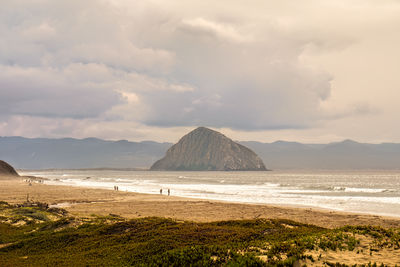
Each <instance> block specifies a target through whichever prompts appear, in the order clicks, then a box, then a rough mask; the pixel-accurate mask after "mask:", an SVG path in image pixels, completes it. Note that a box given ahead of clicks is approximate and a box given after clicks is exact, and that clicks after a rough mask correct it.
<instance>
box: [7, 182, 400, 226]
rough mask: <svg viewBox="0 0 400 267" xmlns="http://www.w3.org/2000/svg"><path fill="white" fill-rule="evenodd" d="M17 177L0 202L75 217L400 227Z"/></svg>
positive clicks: (361, 217) (377, 219)
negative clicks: (41, 206)
mask: <svg viewBox="0 0 400 267" xmlns="http://www.w3.org/2000/svg"><path fill="white" fill-rule="evenodd" d="M24 179H25V178H23V177H20V178H12V179H10V178H3V179H0V200H2V201H6V202H9V203H22V202H24V201H26V199H27V197H29V200H30V201H40V202H46V203H49V204H51V205H58V206H59V207H63V208H65V209H66V210H68V212H69V213H70V214H71V215H73V216H78V217H87V216H91V215H93V214H96V215H109V214H116V215H120V216H122V217H125V218H129V219H130V218H142V217H149V216H157V217H165V218H173V219H177V220H189V221H197V222H210V221H220V220H236V219H254V218H268V219H278V218H279V219H290V220H294V221H297V222H301V223H308V224H314V225H318V226H322V227H328V228H335V227H340V226H344V225H377V226H382V227H400V218H391V217H383V216H376V215H367V214H355V213H344V212H337V211H328V210H321V209H317V208H305V207H299V208H297V207H289V206H287V207H286V206H285V207H284V206H272V205H256V204H238V203H228V202H222V201H210V200H199V199H189V198H181V197H174V196H166V195H150V194H138V193H131V192H122V191H113V190H106V189H90V188H81V187H71V186H58V185H57V186H55V185H46V184H45V183H44V184H41V183H36V182H33V183H32V185H31V186H30V185H29V183H27V182H24Z"/></svg>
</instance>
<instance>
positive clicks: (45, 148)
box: [0, 137, 400, 170]
mask: <svg viewBox="0 0 400 267" xmlns="http://www.w3.org/2000/svg"><path fill="white" fill-rule="evenodd" d="M239 143H240V144H242V145H244V146H247V147H249V148H250V149H252V150H253V151H254V152H255V153H257V154H258V155H259V156H260V158H261V159H262V160H263V161H264V163H265V165H266V167H267V168H268V169H272V170H278V169H284V170H288V169H330V170H351V169H354V170H366V169H400V144H397V143H383V144H366V143H358V142H355V141H352V140H345V141H343V142H337V143H329V144H302V143H297V142H285V141H277V142H274V143H261V142H253V141H247V142H239ZM172 145H173V144H172V143H158V142H152V141H143V142H129V141H126V140H121V141H106V140H101V139H97V138H86V139H73V138H63V139H47V138H33V139H30V138H23V137H0V160H4V161H6V162H8V163H10V164H11V165H12V166H14V167H15V168H17V169H52V168H58V169H63V168H65V169H79V168H149V167H150V166H151V165H152V164H153V163H154V162H155V161H157V160H158V159H160V158H162V157H163V156H164V155H165V153H166V151H167V150H168V148H170V147H171V146H172Z"/></svg>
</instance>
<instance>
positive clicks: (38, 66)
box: [0, 0, 400, 138]
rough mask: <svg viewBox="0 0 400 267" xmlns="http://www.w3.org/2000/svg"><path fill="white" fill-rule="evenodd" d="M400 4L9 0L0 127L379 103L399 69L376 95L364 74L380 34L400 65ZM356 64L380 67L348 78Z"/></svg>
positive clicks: (271, 125)
mask: <svg viewBox="0 0 400 267" xmlns="http://www.w3.org/2000/svg"><path fill="white" fill-rule="evenodd" d="M213 5H214V6H215V8H210V6H213ZM357 14H358V15H357ZM399 15H400V4H399V3H398V2H396V1H387V2H385V3H383V2H382V3H380V2H379V3H378V2H375V1H353V2H351V3H349V2H348V1H335V2H330V1H298V2H293V1H288V0H284V1H279V2H273V1H261V0H256V1H254V2H252V3H251V4H249V3H247V2H246V3H245V2H242V1H234V2H232V1H224V0H222V1H218V3H216V2H215V1H214V2H211V1H207V0H205V1H195V0H191V1H184V2H182V1H158V0H153V1H123V0H113V1H111V0H110V1H107V0H89V1H84V2H82V1H77V0H73V1H51V0H40V1H39V0H37V1H28V0H20V1H6V2H5V3H2V8H1V10H0V35H1V36H2V38H1V39H0V104H1V106H0V111H1V118H0V123H1V125H2V126H1V127H2V128H1V129H2V131H7V127H11V126H10V125H11V124H10V123H11V122H14V123H15V121H24V120H32V118H35V120H37V121H38V124H37V125H38V127H37V128H40V129H41V130H39V129H38V130H37V132H38V133H39V132H40V133H41V134H43V135H46V133H45V132H46V131H48V134H49V135H51V133H54V132H56V131H57V129H55V128H54V129H53V128H51V127H50V128H51V129H50V128H49V127H48V123H47V122H48V121H47V120H50V121H51V120H53V119H54V118H56V119H57V118H58V119H60V118H62V119H60V120H63V121H64V122H65V123H66V122H67V121H68V123H66V125H70V126H71V127H65V125H61V124H55V125H56V126H54V127H58V129H59V130H58V131H59V132H61V131H63V130H64V131H65V135H71V134H73V133H76V131H75V130H72V129H73V126H72V125H77V126H78V125H79V127H91V131H90V133H93V134H94V133H95V129H98V131H101V128H102V127H99V126H98V125H101V124H102V123H104V124H110V123H111V122H113V123H115V124H118V125H120V126H121V133H122V132H123V131H124V129H123V128H124V126H122V125H126V126H125V127H130V126H129V125H132V124H134V125H141V126H140V127H145V128H146V129H148V127H149V128H151V129H154V128H157V127H191V126H196V125H200V124H201V125H205V126H211V127H220V128H231V129H237V130H242V131H249V130H251V131H253V130H256V131H264V130H269V129H303V130H302V131H304V129H309V128H313V127H322V126H321V125H329V124H331V123H332V121H337V120H343V121H345V120H346V119H348V118H356V117H357V118H358V117H360V116H370V115H371V114H372V115H373V116H375V117H376V116H378V115H377V114H387V110H391V111H392V110H394V111H397V110H398V109H396V108H395V103H394V100H393V99H395V97H394V96H396V91H395V88H398V86H400V81H399V80H398V79H394V78H393V79H391V80H389V79H386V80H387V81H388V82H387V83H386V84H385V89H382V90H385V91H387V92H389V91H390V97H386V98H385V97H382V96H380V92H378V90H374V89H373V88H372V87H371V86H372V84H374V85H375V86H376V85H377V84H379V82H380V81H379V78H382V77H384V78H387V76H385V75H384V74H385V73H384V72H383V71H381V69H382V68H380V69H377V70H376V71H375V72H374V71H373V66H374V64H375V63H376V62H379V59H380V54H379V53H382V52H383V50H381V49H382V48H383V47H385V48H387V49H386V50H385V51H384V52H386V53H387V54H390V55H389V56H388V57H385V58H384V62H390V64H388V69H387V70H385V71H386V73H394V72H395V71H396V70H398V64H397V63H396V62H400V60H397V61H396V60H395V59H396V58H398V57H399V52H398V51H397V50H396V49H395V47H398V44H400V38H398V37H396V36H395V35H393V34H394V33H395V32H398V30H399V26H397V25H400V20H399V17H400V16H399ZM372 40H374V41H375V43H374V42H372ZM388 43H391V44H392V45H387V44H388ZM385 45H386V46H385ZM346 51H352V53H347V52H346ZM372 56H374V58H373V59H372ZM363 57H367V58H371V61H370V62H367V63H364V62H361V59H362V58H363ZM391 58H393V61H392V60H391ZM339 59H340V60H339ZM367 64H368V65H367ZM349 66H353V68H354V69H355V71H354V72H351V71H352V70H350V69H349ZM366 66H369V67H368V68H367V67H366ZM357 68H358V69H363V70H364V69H365V70H366V71H367V72H368V73H366V74H365V76H366V77H371V79H372V77H375V78H374V80H373V81H368V82H365V84H361V82H358V83H357V82H355V81H360V80H361V78H362V74H361V72H360V73H358V72H357V71H356V70H357ZM344 69H346V72H345V71H343V70H344ZM352 76H356V77H357V78H356V79H355V78H354V79H353V78H352ZM391 76H393V75H391ZM381 84H382V82H381ZM361 87H363V88H361ZM344 88H345V89H344ZM371 88H372V89H371ZM370 91H371V92H370ZM375 100H377V101H375ZM388 103H390V104H389V106H390V108H389V107H386V106H385V105H387V104H388ZM378 111H379V112H378ZM385 111H386V112H385ZM382 116H383V115H382ZM349 120H351V119H349ZM346 121H347V120H346ZM5 122H7V123H6V124H5ZM39 122H40V123H39ZM82 122H85V123H82ZM124 123H126V124H124ZM335 123H338V122H335ZM89 124H91V125H96V126H85V125H89ZM4 125H6V126H4ZM7 125H8V126H7ZM19 125H22V123H21V124H19ZM41 126H43V127H41ZM324 127H325V126H324ZM43 129H47V130H43ZM185 129H186V128H185ZM21 131H22V130H21ZM33 131H34V130H33ZM327 131H328V130H327ZM83 132H84V131H83V130H82V131H80V134H83ZM22 135H23V134H22ZM125 138H126V137H125Z"/></svg>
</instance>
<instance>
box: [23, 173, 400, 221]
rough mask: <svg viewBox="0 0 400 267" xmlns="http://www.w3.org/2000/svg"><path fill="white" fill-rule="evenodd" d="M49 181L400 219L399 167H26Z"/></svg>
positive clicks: (56, 183) (70, 184) (61, 183)
mask: <svg viewBox="0 0 400 267" xmlns="http://www.w3.org/2000/svg"><path fill="white" fill-rule="evenodd" d="M20 174H21V175H33V176H40V177H44V178H48V179H49V180H47V181H45V183H46V184H54V185H69V186H79V187H88V188H104V189H110V190H113V188H114V186H115V185H116V186H118V187H119V190H120V191H129V192H137V193H146V194H159V192H160V189H163V193H164V194H166V192H167V190H168V189H170V191H171V195H173V196H181V197H190V198H200V199H209V200H223V201H229V202H238V203H254V204H273V205H289V206H302V207H314V208H323V209H328V210H336V211H347V212H357V213H367V214H375V215H385V216H394V217H400V171H359V172H357V171H343V172H339V171H337V172H331V171H268V172H150V171H119V170H118V171H115V170H51V171H48V170H45V171H25V172H20Z"/></svg>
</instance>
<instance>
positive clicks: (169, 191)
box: [168, 188, 171, 196]
mask: <svg viewBox="0 0 400 267" xmlns="http://www.w3.org/2000/svg"><path fill="white" fill-rule="evenodd" d="M170 193H171V191H170V190H169V188H168V196H169V194H170Z"/></svg>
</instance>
